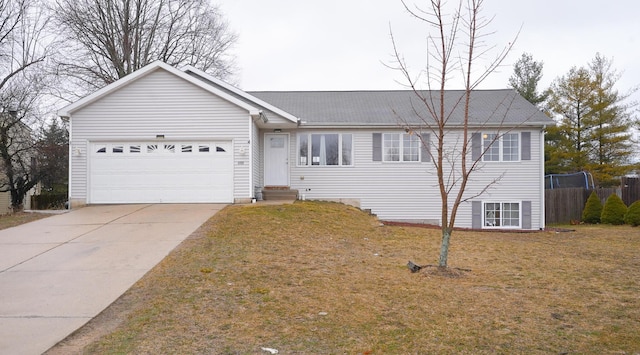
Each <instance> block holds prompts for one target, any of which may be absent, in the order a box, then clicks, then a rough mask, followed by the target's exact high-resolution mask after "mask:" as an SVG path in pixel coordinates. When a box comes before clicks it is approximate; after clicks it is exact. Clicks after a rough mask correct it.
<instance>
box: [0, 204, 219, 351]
mask: <svg viewBox="0 0 640 355" xmlns="http://www.w3.org/2000/svg"><path fill="white" fill-rule="evenodd" d="M223 207H224V205H212V204H175V205H107V206H89V207H85V208H81V209H78V210H73V211H71V212H69V213H65V214H61V215H55V216H52V217H48V218H45V219H41V220H38V221H35V222H31V223H27V224H24V225H21V226H18V227H14V228H9V229H5V230H0V354H41V353H42V352H44V351H46V350H48V349H49V348H50V347H52V346H53V345H55V344H56V343H57V342H59V341H60V340H62V339H64V338H65V337H66V336H67V335H69V334H71V333H72V332H73V331H75V330H76V329H78V328H80V327H81V326H82V325H84V324H85V323H86V322H88V321H89V320H90V319H91V318H93V317H95V316H96V315H98V313H100V312H101V311H102V310H104V309H105V308H106V307H107V306H109V305H110V304H111V303H112V302H114V301H115V300H116V299H117V298H118V297H120V296H121V295H122V294H123V293H124V292H125V291H126V290H127V289H129V288H130V287H131V286H132V285H133V284H134V283H135V282H136V281H137V280H139V279H140V278H141V277H142V276H143V275H144V274H145V273H146V272H147V271H149V270H150V269H151V268H152V267H153V266H155V265H156V264H157V263H159V262H160V261H161V260H162V259H163V258H164V257H165V256H166V255H167V254H168V253H169V252H170V251H171V250H173V249H174V248H175V247H176V246H177V245H178V244H180V243H181V242H182V241H183V240H184V239H185V238H186V237H188V236H189V235H190V234H191V233H193V232H194V231H195V230H196V229H197V228H198V227H199V226H200V225H202V223H204V222H205V221H206V220H207V219H209V217H211V216H213V215H214V214H215V213H216V212H217V211H219V210H220V209H222V208H223Z"/></svg>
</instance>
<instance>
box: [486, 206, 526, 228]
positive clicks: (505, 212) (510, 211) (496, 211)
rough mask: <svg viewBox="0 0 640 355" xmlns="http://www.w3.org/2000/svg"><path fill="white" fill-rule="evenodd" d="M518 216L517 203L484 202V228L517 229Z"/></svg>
mask: <svg viewBox="0 0 640 355" xmlns="http://www.w3.org/2000/svg"><path fill="white" fill-rule="evenodd" d="M520 214H521V213H520V203H519V202H485V203H484V226H485V227H501V228H519V227H520Z"/></svg>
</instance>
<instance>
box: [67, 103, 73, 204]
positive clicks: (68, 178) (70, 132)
mask: <svg viewBox="0 0 640 355" xmlns="http://www.w3.org/2000/svg"><path fill="white" fill-rule="evenodd" d="M67 119H68V120H69V146H68V147H67V150H68V151H69V152H68V155H69V156H68V157H67V160H68V163H67V164H69V169H67V170H68V171H67V208H68V209H71V188H72V186H71V184H72V183H71V176H72V174H71V171H72V168H71V161H72V159H73V145H72V144H71V142H73V129H72V123H71V116H69V117H67Z"/></svg>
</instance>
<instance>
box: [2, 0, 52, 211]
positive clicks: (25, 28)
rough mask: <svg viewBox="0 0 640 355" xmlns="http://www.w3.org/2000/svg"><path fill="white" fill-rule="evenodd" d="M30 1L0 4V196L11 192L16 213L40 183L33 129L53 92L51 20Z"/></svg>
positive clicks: (7, 1)
mask: <svg viewBox="0 0 640 355" xmlns="http://www.w3.org/2000/svg"><path fill="white" fill-rule="evenodd" d="M40 5H41V4H39V3H38V2H36V1H30V0H0V164H1V172H2V174H0V192H10V193H11V205H12V208H13V209H14V210H20V209H22V206H23V200H24V196H25V194H26V192H27V191H29V190H30V189H31V188H32V187H33V186H35V185H36V184H37V183H38V179H39V176H38V175H39V174H38V172H37V169H36V166H35V164H34V163H33V162H34V161H35V150H34V145H35V140H34V137H33V134H32V128H31V127H33V126H35V125H36V123H37V122H38V121H39V118H40V117H41V116H40V115H39V113H38V109H39V107H41V99H42V98H43V97H44V95H45V93H46V91H45V90H46V88H47V87H48V77H47V75H46V71H45V65H46V64H47V56H48V54H49V53H50V52H51V50H52V48H53V46H52V45H53V43H54V42H53V41H52V40H51V39H50V38H46V37H45V36H46V33H47V31H46V26H47V21H46V16H44V14H43V13H42V11H41V10H40V9H41V8H42V7H41V6H40Z"/></svg>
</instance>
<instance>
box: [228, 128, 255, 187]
mask: <svg viewBox="0 0 640 355" xmlns="http://www.w3.org/2000/svg"><path fill="white" fill-rule="evenodd" d="M254 128H255V127H254V123H253V120H252V119H249V147H248V149H249V196H250V197H251V199H254V198H256V191H255V190H256V189H255V187H254V186H253V153H254V152H253V130H254ZM233 154H234V155H235V150H234V152H233ZM235 161H236V159H235V156H234V158H233V163H234V165H235Z"/></svg>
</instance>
